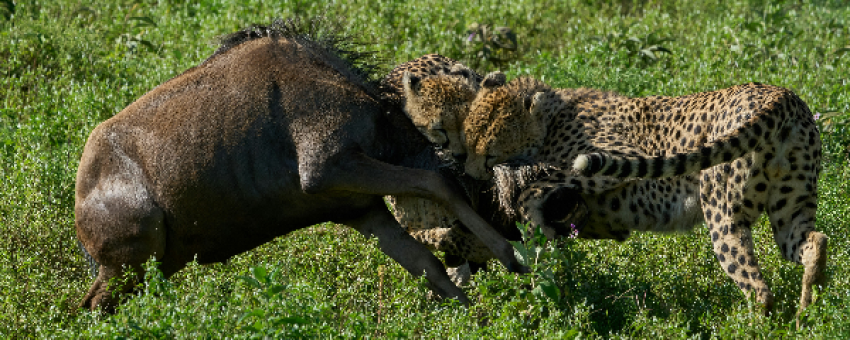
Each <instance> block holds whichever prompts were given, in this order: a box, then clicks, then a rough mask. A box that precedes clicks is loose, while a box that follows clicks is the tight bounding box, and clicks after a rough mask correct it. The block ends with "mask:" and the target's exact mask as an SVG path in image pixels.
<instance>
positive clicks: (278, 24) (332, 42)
mask: <svg viewBox="0 0 850 340" xmlns="http://www.w3.org/2000/svg"><path fill="white" fill-rule="evenodd" d="M342 21H343V20H337V21H331V20H327V19H325V18H322V17H318V18H313V19H310V20H303V19H301V18H288V19H285V20H284V19H275V20H274V21H272V23H271V24H270V25H260V24H252V25H250V26H248V27H246V28H244V29H242V30H240V31H237V32H235V33H231V34H227V35H224V36H221V37H219V38H218V40H219V44H220V46H219V47H218V49H216V50H215V52H214V53H213V54H212V55H211V56H210V57H209V58H207V60H210V59H212V58H214V57H216V56H218V55H220V54H223V53H225V52H227V51H228V50H230V49H231V48H233V47H236V46H239V45H240V44H243V43H245V42H248V41H252V40H256V39H260V38H264V37H272V38H286V39H291V40H295V41H297V42H298V43H300V44H304V45H308V46H311V47H312V48H319V49H324V50H325V51H327V52H329V53H332V54H334V55H337V56H339V57H340V58H341V59H342V60H344V61H345V62H346V63H347V64H348V66H349V68H350V70H351V71H353V72H354V73H355V74H357V75H358V76H361V77H362V78H363V79H365V80H368V81H369V82H370V83H373V84H377V82H378V81H379V79H380V78H381V77H382V76H383V74H385V73H387V72H388V71H387V70H388V67H387V66H386V62H385V59H386V58H383V57H381V56H379V54H378V52H376V51H370V50H366V49H365V48H364V46H368V45H371V44H368V43H364V42H362V41H360V40H359V38H358V37H357V36H354V35H351V34H346V33H342V32H343V31H344V29H343V27H344V26H343V25H342V24H340V22H342ZM204 62H206V61H204Z"/></svg>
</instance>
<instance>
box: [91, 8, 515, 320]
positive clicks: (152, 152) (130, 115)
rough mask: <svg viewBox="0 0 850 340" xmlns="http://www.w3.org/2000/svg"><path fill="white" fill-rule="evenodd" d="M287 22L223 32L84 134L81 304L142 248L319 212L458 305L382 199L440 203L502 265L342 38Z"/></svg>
mask: <svg viewBox="0 0 850 340" xmlns="http://www.w3.org/2000/svg"><path fill="white" fill-rule="evenodd" d="M321 33H322V31H321V29H320V27H319V26H318V25H317V24H315V23H313V24H300V23H299V21H298V20H288V21H276V22H275V23H273V24H272V25H269V26H253V27H251V28H248V29H245V30H243V31H240V32H237V33H234V34H232V35H230V36H227V37H225V38H224V39H223V40H222V41H223V42H222V46H221V47H220V48H219V49H218V50H217V51H216V52H215V53H214V54H213V55H212V56H211V57H210V58H208V59H207V60H206V61H204V62H203V63H201V64H200V65H199V66H196V67H193V68H191V69H189V70H187V71H186V72H184V73H182V74H181V75H179V76H177V77H175V78H173V79H171V80H169V81H167V82H165V83H163V84H162V85H160V86H158V87H156V88H155V89H153V90H151V91H150V92H148V93H147V94H145V95H144V96H142V97H141V98H139V99H138V100H136V101H135V102H133V103H132V104H130V105H129V106H128V107H126V108H125V109H124V110H122V111H121V112H120V113H118V114H117V115H116V116H114V117H112V118H111V119H109V120H107V121H105V122H103V123H101V124H100V125H98V126H97V127H96V128H95V129H94V130H93V131H92V133H91V135H90V137H89V139H88V141H87V143H86V145H85V148H84V150H83V155H82V159H81V161H80V166H79V170H78V173H77V181H76V201H75V204H76V206H75V213H76V229H77V236H78V239H79V241H80V243H81V244H82V246H83V247H84V249H85V250H87V252H88V254H90V256H91V257H92V258H93V259H94V260H95V261H97V263H98V264H99V268H98V274H97V277H96V279H95V281H94V283H93V284H92V286H91V288H90V289H89V291H88V293H87V294H86V296H85V298H84V299H83V301H82V303H81V305H82V306H83V307H87V308H89V309H96V308H98V307H102V308H104V309H106V310H112V309H113V308H114V307H115V306H116V305H117V304H118V302H119V301H118V299H119V298H118V297H117V294H113V293H114V292H125V291H127V290H129V289H130V287H131V285H130V284H124V285H109V284H108V283H109V281H110V279H112V278H115V277H118V276H119V275H121V274H122V272H123V271H124V270H132V271H135V272H136V273H137V274H140V273H141V270H142V269H141V265H142V264H143V263H144V262H145V261H147V260H148V259H150V258H151V257H153V258H155V259H156V261H158V262H159V263H160V265H159V268H160V270H161V271H162V273H163V274H164V276H165V277H169V276H171V275H172V274H174V273H175V272H177V271H178V270H180V269H181V268H183V267H184V266H185V264H186V263H187V262H190V261H192V260H193V259H197V261H198V263H201V264H204V263H213V262H221V261H225V260H227V259H228V258H230V257H232V256H234V255H236V254H239V253H242V252H245V251H247V250H250V249H252V248H254V247H257V246H259V245H261V244H263V243H266V242H268V241H270V240H272V239H273V238H275V237H278V236H280V235H284V234H286V233H289V232H291V231H293V230H296V229H299V228H304V227H307V226H310V225H313V224H316V223H320V222H325V221H333V222H336V223H340V224H345V225H348V226H351V227H353V228H354V229H356V230H358V231H359V232H360V233H362V234H363V235H366V236H371V235H373V236H376V237H377V238H378V240H379V244H380V248H381V250H382V251H383V252H385V253H386V254H388V255H389V256H390V257H392V258H393V259H394V260H396V261H398V262H399V263H400V264H401V265H402V266H403V267H404V268H405V269H406V270H408V271H409V272H410V273H412V274H414V275H422V274H423V272H424V273H425V276H426V278H427V279H428V282H429V286H430V288H431V289H432V290H434V291H435V292H436V293H438V294H439V295H441V296H445V297H454V298H457V299H459V300H460V301H462V302H463V303H468V299H467V298H466V296H465V295H464V293H463V292H462V291H461V290H460V289H459V288H458V287H457V286H455V285H454V284H452V282H451V281H450V280H449V278H448V276H447V275H446V273H445V270H444V267H443V266H442V264H441V263H440V261H439V260H438V259H437V258H436V257H435V256H434V255H433V254H431V253H430V252H429V251H428V250H427V249H426V248H425V247H424V246H423V245H421V244H419V243H417V242H416V241H415V240H414V239H413V238H411V237H410V236H409V235H408V234H406V233H405V232H404V231H403V230H402V228H400V227H399V224H398V223H397V222H396V221H395V220H394V219H393V216H392V214H391V213H390V212H389V211H388V209H387V207H386V205H385V203H384V201H383V200H382V196H384V195H397V196H406V195H410V196H419V197H424V198H428V199H431V200H434V201H436V202H439V203H441V204H442V205H443V206H444V207H445V208H446V209H447V210H448V211H449V212H451V213H452V214H454V215H456V216H457V217H458V218H459V219H460V220H461V221H462V222H463V224H464V225H465V226H466V227H468V228H469V229H470V230H471V231H472V232H473V233H475V234H476V235H477V236H478V237H479V238H480V239H481V240H482V242H483V243H484V244H486V245H488V246H489V247H490V250H491V251H492V252H493V254H495V255H496V257H497V258H498V259H499V260H500V261H501V262H502V263H503V264H504V265H505V266H506V267H507V268H508V269H509V270H511V271H518V272H521V271H526V270H527V269H526V268H525V267H523V266H522V265H520V264H519V263H518V262H517V261H516V259H515V258H514V255H513V249H512V248H511V246H510V245H509V244H508V242H507V241H505V239H504V238H503V237H501V236H500V235H499V234H498V233H496V232H495V231H494V230H493V229H492V228H491V227H490V226H489V225H488V224H487V223H486V222H485V221H484V220H483V219H481V217H479V216H478V215H477V214H476V213H475V212H474V211H473V210H472V209H471V208H470V206H469V205H468V204H467V203H466V202H465V200H464V198H463V196H462V195H461V194H460V193H459V191H458V190H457V189H456V188H455V187H454V186H452V185H451V184H450V183H449V182H447V181H446V180H445V178H443V177H442V176H440V175H439V174H437V173H436V172H433V171H427V170H421V169H415V168H412V167H410V165H412V164H415V163H416V159H417V158H418V157H421V155H422V154H423V153H428V152H433V151H432V150H431V149H430V147H429V146H428V144H427V142H426V141H425V140H424V139H423V138H422V137H421V136H420V135H419V133H418V132H417V130H416V129H415V128H414V127H413V126H412V124H411V123H410V122H409V120H407V118H406V117H405V116H404V114H403V113H402V112H401V111H400V109H399V108H398V107H392V106H389V105H386V104H385V103H383V102H382V101H380V99H379V98H380V93H379V89H378V87H377V86H376V82H374V81H370V80H369V79H368V77H367V73H366V70H367V69H369V67H368V65H365V64H362V62H363V60H364V59H363V58H362V55H361V54H358V53H355V52H352V51H353V50H352V49H351V46H350V45H348V44H347V40H346V39H345V38H344V37H341V36H340V35H334V34H333V33H332V32H326V33H325V35H322V34H321Z"/></svg>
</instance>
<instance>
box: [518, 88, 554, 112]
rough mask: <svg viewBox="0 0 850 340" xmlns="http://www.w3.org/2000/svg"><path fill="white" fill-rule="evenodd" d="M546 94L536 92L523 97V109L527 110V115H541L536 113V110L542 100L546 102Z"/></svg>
mask: <svg viewBox="0 0 850 340" xmlns="http://www.w3.org/2000/svg"><path fill="white" fill-rule="evenodd" d="M546 93H548V92H537V93H535V94H534V95H533V96H528V97H525V102H524V103H523V104H525V109H526V110H528V113H529V114H531V115H532V116H537V115H539V114H542V113H540V112H538V110H536V108H537V107H539V106H540V104H542V103H543V101H544V100H546V99H545V97H546Z"/></svg>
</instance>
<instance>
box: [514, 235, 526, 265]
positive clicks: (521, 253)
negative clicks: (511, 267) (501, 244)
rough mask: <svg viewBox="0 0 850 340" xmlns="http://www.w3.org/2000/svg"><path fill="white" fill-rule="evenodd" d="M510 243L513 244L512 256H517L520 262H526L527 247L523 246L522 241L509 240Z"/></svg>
mask: <svg viewBox="0 0 850 340" xmlns="http://www.w3.org/2000/svg"><path fill="white" fill-rule="evenodd" d="M510 242H511V245H513V246H514V256H516V257H517V260H518V261H519V262H520V263H522V264H528V263H527V262H526V261H527V260H528V248H526V247H525V245H524V244H522V242H518V241H510Z"/></svg>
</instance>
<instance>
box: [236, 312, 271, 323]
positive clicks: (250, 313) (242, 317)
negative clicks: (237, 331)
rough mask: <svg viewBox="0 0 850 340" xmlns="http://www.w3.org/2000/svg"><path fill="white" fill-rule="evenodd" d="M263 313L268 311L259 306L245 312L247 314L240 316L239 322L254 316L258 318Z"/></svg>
mask: <svg viewBox="0 0 850 340" xmlns="http://www.w3.org/2000/svg"><path fill="white" fill-rule="evenodd" d="M263 315H266V311H264V310H262V309H259V308H257V309H253V310H251V311H248V312H245V314H242V316H241V317H239V320H238V321H237V322H238V323H242V321H243V320H245V319H247V318H249V317H253V316H256V317H258V318H262V317H263Z"/></svg>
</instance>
